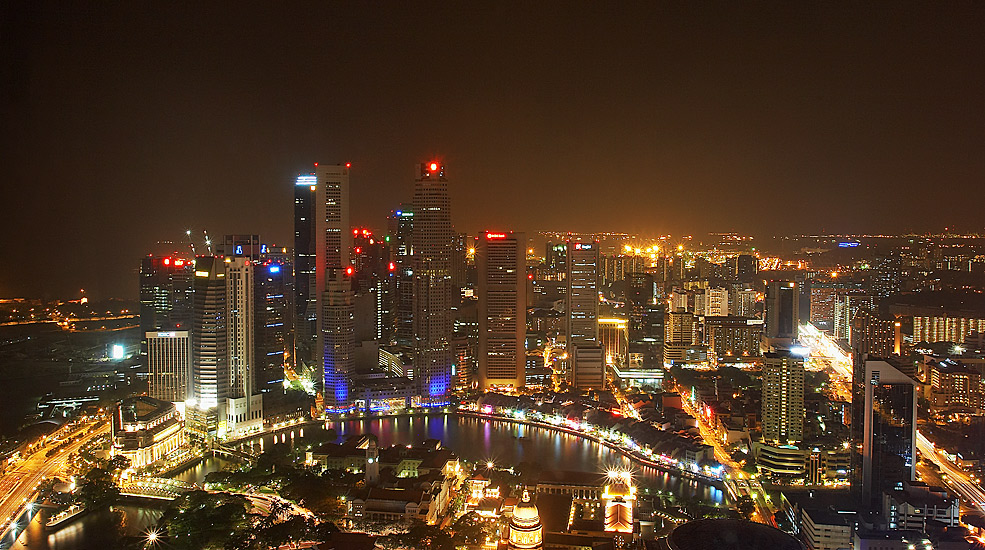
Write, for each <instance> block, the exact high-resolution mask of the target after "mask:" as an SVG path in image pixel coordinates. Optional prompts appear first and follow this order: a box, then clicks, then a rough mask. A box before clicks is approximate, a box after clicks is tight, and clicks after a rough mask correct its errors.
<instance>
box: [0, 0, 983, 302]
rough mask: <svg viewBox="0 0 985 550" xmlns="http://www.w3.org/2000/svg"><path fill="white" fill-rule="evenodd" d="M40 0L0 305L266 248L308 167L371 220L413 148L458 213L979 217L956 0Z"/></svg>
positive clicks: (11, 122) (715, 221) (130, 289)
mask: <svg viewBox="0 0 985 550" xmlns="http://www.w3.org/2000/svg"><path fill="white" fill-rule="evenodd" d="M41 4H42V2H37V1H34V0H29V1H26V2H6V1H5V2H3V3H2V6H0V55H2V62H0V102H2V104H0V117H2V118H0V129H2V139H3V142H2V143H0V145H2V151H3V153H2V154H3V157H2V160H0V182H2V185H3V190H4V192H3V195H2V200H0V229H2V231H3V233H2V234H3V239H2V241H0V243H2V246H0V266H2V268H0V297H10V296H45V297H59V296H61V297H72V296H73V294H72V293H73V292H75V291H77V290H78V289H79V288H80V287H85V288H86V289H87V291H88V292H89V293H90V294H91V295H93V296H94V297H97V298H99V297H110V296H121V297H127V298H135V297H136V288H137V285H136V283H137V277H136V272H137V265H138V259H139V257H140V256H141V255H143V254H145V253H147V252H148V251H150V250H151V248H152V245H153V243H155V242H156V241H158V240H161V239H173V240H178V239H181V238H182V237H183V234H184V230H185V229H186V228H191V229H196V230H199V231H200V230H201V229H208V230H209V231H210V233H212V234H213V235H216V236H220V235H222V234H223V233H231V232H251V233H260V234H261V235H262V236H263V237H264V238H265V240H266V241H268V242H276V243H284V244H287V245H290V244H291V242H290V241H291V239H292V235H293V233H292V231H293V228H292V224H293V218H292V201H293V199H292V185H293V177H294V176H295V175H296V174H297V173H298V172H300V171H303V170H306V169H308V168H309V167H310V166H311V163H313V162H325V163H335V162H352V165H353V167H352V176H351V182H352V186H353V189H352V200H353V203H352V220H353V222H354V223H356V224H365V225H368V226H370V227H373V228H376V229H383V228H384V227H385V225H384V224H385V215H386V214H387V212H388V211H389V210H390V209H391V208H393V207H394V206H396V204H397V203H398V202H399V201H401V200H409V198H410V192H411V187H412V182H413V178H414V171H413V168H414V165H415V163H417V162H420V161H423V160H430V159H431V158H437V159H441V160H442V161H443V162H444V163H445V164H446V166H447V174H448V177H449V179H450V180H451V182H452V184H453V196H452V199H453V205H452V206H453V216H454V222H455V224H456V227H457V228H458V229H459V230H463V231H470V232H475V231H478V230H481V229H517V230H525V231H528V232H533V231H538V230H573V231H595V230H612V231H630V232H640V233H642V234H648V235H656V234H659V233H674V234H678V235H679V234H682V233H695V234H700V233H706V232H709V231H740V232H745V233H754V234H757V235H772V234H776V233H791V232H819V231H829V232H833V231H845V232H847V231H866V232H877V231H886V232H898V231H906V230H914V231H940V230H942V229H943V227H944V226H951V227H958V228H961V229H965V230H974V231H983V230H985V220H983V215H982V208H983V199H985V3H983V2H974V3H973V2H930V1H928V2H922V3H910V2H906V3H901V2H878V3H857V2H856V3H851V4H848V3H846V4H839V3H832V2H823V3H819V2H815V3H801V2H792V3H776V4H772V3H759V2H753V3H742V4H744V5H743V6H741V7H740V6H737V5H736V4H738V3H722V4H717V3H708V2H702V3H700V4H701V6H700V7H699V6H697V4H699V3H664V2H660V3H657V2H652V3H651V2H646V3H640V4H637V5H635V7H627V6H622V5H619V4H617V3H610V2H595V3H584V4H580V3H568V2H527V3H516V4H510V3H490V4H489V5H488V6H487V7H485V8H478V7H475V6H474V5H473V3H471V2H456V3H448V4H446V5H438V4H423V3H420V2H388V3H381V2H358V3H352V4H339V3H323V2H318V3H312V4H300V3H293V2H267V3H251V4H252V5H253V7H252V8H250V9H244V8H242V7H240V3H234V4H230V5H227V6H221V5H220V4H219V3H216V2H204V3H202V5H199V4H198V3H189V4H185V5H179V4H174V3H170V2H144V1H138V2H119V3H117V4H119V5H118V6H112V5H110V4H113V3H111V2H91V3H83V2H77V3H70V2H47V3H44V4H46V5H44V6H42V5H41ZM90 4H91V5H90ZM526 4H537V5H538V6H537V7H536V11H530V9H531V7H530V6H529V5H526ZM654 6H658V7H654Z"/></svg>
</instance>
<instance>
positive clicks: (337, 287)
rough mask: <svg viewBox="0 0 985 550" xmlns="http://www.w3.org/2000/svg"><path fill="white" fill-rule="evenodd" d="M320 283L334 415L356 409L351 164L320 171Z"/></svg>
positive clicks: (324, 360)
mask: <svg viewBox="0 0 985 550" xmlns="http://www.w3.org/2000/svg"><path fill="white" fill-rule="evenodd" d="M315 178H316V181H315V192H316V194H317V199H316V201H315V280H316V288H317V289H318V296H317V299H318V308H317V311H318V314H319V317H318V322H317V337H318V344H317V345H316V346H315V355H316V358H317V363H318V364H320V365H322V372H323V380H324V402H325V409H326V410H328V411H336V410H345V409H348V408H349V406H350V405H351V400H350V398H349V383H350V377H351V372H352V369H353V362H354V357H353V348H354V345H355V342H354V337H355V335H354V330H355V326H354V319H353V292H352V281H351V275H352V273H353V268H352V264H351V262H350V257H349V256H350V253H351V252H350V251H351V250H352V233H350V228H349V165H348V164H344V165H343V164H337V165H324V164H323V165H316V167H315Z"/></svg>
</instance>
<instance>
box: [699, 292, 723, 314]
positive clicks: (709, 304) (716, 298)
mask: <svg viewBox="0 0 985 550" xmlns="http://www.w3.org/2000/svg"><path fill="white" fill-rule="evenodd" d="M728 314H729V309H728V289H725V288H707V289H705V307H704V315H705V316H707V317H726V316H728Z"/></svg>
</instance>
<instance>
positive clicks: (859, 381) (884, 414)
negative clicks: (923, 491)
mask: <svg viewBox="0 0 985 550" xmlns="http://www.w3.org/2000/svg"><path fill="white" fill-rule="evenodd" d="M764 393H765V392H764ZM851 436H852V441H851V445H852V447H851V448H852V464H851V465H852V467H851V469H850V470H849V471H850V480H851V484H852V492H853V494H854V495H855V496H856V498H858V499H859V504H860V506H861V509H860V511H862V510H873V509H875V510H878V509H880V507H881V503H882V494H883V492H884V491H887V490H890V489H892V488H894V487H897V486H900V485H902V483H903V482H908V481H913V480H914V479H915V476H916V450H917V383H916V382H915V381H914V380H913V379H912V378H910V377H909V376H907V375H906V374H903V372H902V371H901V370H900V365H899V364H898V363H895V362H893V361H892V360H887V361H883V360H871V359H869V358H868V357H866V356H858V357H856V363H855V372H854V375H853V380H852V423H851Z"/></svg>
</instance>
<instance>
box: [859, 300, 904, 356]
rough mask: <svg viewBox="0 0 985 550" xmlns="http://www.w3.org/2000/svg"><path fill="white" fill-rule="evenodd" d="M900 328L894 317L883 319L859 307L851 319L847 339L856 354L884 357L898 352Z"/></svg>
mask: <svg viewBox="0 0 985 550" xmlns="http://www.w3.org/2000/svg"><path fill="white" fill-rule="evenodd" d="M900 328H901V327H900V322H899V321H897V320H896V319H893V318H889V319H884V318H882V317H880V316H878V315H876V314H875V313H873V312H872V311H871V310H869V309H867V308H864V307H860V308H859V309H858V311H857V312H856V313H855V317H854V318H853V319H852V324H851V338H850V339H849V341H850V342H851V344H852V349H854V350H855V353H856V354H866V355H869V356H871V357H872V358H876V357H879V358H882V359H886V358H888V357H889V356H890V355H893V354H894V353H895V354H899V353H900V345H901V341H902V335H901V334H900Z"/></svg>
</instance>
